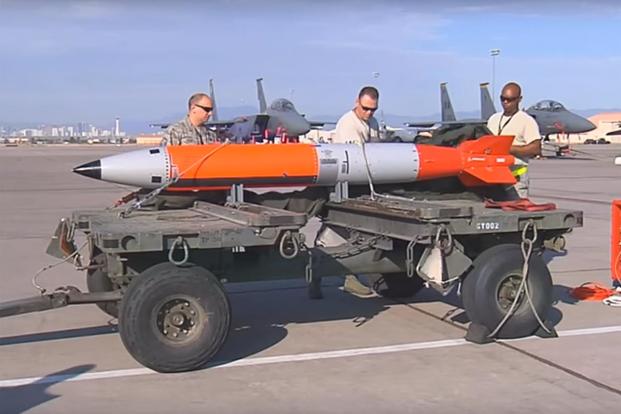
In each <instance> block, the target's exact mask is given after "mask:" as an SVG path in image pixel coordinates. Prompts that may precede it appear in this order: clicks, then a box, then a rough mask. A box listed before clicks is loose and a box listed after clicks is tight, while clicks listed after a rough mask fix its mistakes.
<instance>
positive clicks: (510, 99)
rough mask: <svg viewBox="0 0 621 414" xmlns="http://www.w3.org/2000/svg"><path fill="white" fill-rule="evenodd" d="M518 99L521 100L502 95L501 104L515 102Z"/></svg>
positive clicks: (517, 97) (516, 97)
mask: <svg viewBox="0 0 621 414" xmlns="http://www.w3.org/2000/svg"><path fill="white" fill-rule="evenodd" d="M518 99H520V97H519V96H514V97H510V96H502V95H500V101H501V102H515V101H517V100H518Z"/></svg>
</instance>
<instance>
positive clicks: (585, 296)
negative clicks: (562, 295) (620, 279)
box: [569, 282, 618, 301]
mask: <svg viewBox="0 0 621 414" xmlns="http://www.w3.org/2000/svg"><path fill="white" fill-rule="evenodd" d="M617 293H618V292H617V291H616V290H615V289H611V288H609V287H607V286H604V285H602V284H601V283H597V282H586V283H583V284H582V285H580V286H578V287H575V288H573V289H571V290H570V291H569V294H570V295H571V296H572V297H574V298H575V299H578V300H592V301H601V300H604V299H606V298H609V297H610V296H612V295H615V294H617Z"/></svg>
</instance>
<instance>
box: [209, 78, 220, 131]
mask: <svg viewBox="0 0 621 414" xmlns="http://www.w3.org/2000/svg"><path fill="white" fill-rule="evenodd" d="M209 96H211V106H212V107H213V110H212V111H211V120H212V121H218V107H217V106H216V91H215V90H214V88H213V79H209Z"/></svg>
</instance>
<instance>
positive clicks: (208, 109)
mask: <svg viewBox="0 0 621 414" xmlns="http://www.w3.org/2000/svg"><path fill="white" fill-rule="evenodd" d="M194 106H198V107H199V108H201V109H202V110H203V111H205V112H207V113H209V112H211V111H213V108H211V107H209V106H203V105H198V104H194Z"/></svg>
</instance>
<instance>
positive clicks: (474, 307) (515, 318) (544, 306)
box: [462, 244, 553, 338]
mask: <svg viewBox="0 0 621 414" xmlns="http://www.w3.org/2000/svg"><path fill="white" fill-rule="evenodd" d="M523 264H524V258H523V257H522V251H521V249H520V246H519V245H517V244H501V245H497V246H494V247H491V248H489V249H487V250H485V251H484V252H483V253H481V254H480V255H479V256H478V257H477V258H476V259H475V260H474V262H473V267H472V269H471V271H470V272H469V273H468V275H467V276H466V279H465V281H464V284H463V288H462V300H463V304H464V308H465V310H466V313H467V314H468V317H469V318H470V320H471V321H472V322H474V323H478V324H481V325H483V326H485V327H486V328H487V329H489V330H490V331H493V330H494V329H496V327H497V326H498V324H499V323H500V321H501V320H502V319H503V317H504V316H505V315H506V313H507V311H508V310H509V308H510V307H511V304H512V302H513V300H514V299H515V295H516V293H517V292H518V288H519V285H520V282H521V281H522V266H523ZM528 267H529V271H528V281H527V283H528V289H529V292H530V295H531V298H532V300H533V304H534V307H535V309H536V310H537V314H538V315H539V317H540V318H541V319H545V317H546V316H547V314H548V312H549V310H550V308H551V307H552V293H553V287H552V278H551V276H550V272H549V270H548V267H547V266H546V264H545V263H544V261H543V259H542V258H541V256H539V255H536V254H533V255H531V257H530V260H529V265H528ZM538 327H539V323H538V322H537V319H536V317H535V315H534V314H533V312H532V310H531V309H530V306H529V304H528V301H527V299H526V295H525V294H524V293H522V294H521V295H520V298H519V299H518V305H517V307H516V309H515V311H514V313H513V315H512V316H511V317H510V318H509V319H508V320H507V321H506V322H505V324H504V325H503V327H502V328H501V329H500V331H499V332H498V334H497V335H496V336H497V337H498V338H521V337H524V336H528V335H532V334H533V333H534V332H535V331H536V330H537V328H538Z"/></svg>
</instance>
